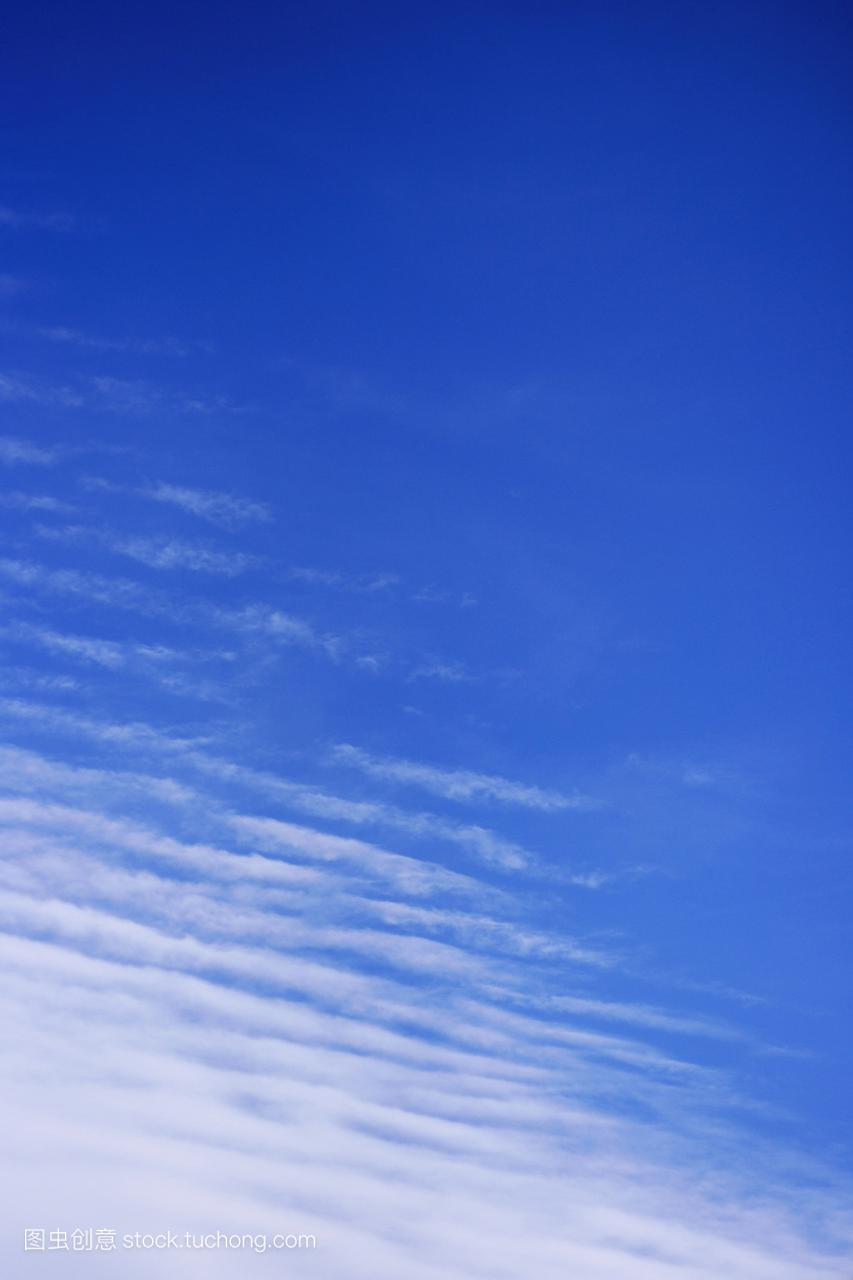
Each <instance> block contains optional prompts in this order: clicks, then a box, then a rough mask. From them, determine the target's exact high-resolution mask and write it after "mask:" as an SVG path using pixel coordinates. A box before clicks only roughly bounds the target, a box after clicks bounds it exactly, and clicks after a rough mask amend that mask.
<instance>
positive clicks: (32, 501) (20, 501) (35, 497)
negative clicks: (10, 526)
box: [0, 492, 75, 515]
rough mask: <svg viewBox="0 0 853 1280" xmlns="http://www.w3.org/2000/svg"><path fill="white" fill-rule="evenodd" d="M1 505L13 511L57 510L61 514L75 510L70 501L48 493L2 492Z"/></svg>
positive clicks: (0, 494) (0, 496) (0, 495)
mask: <svg viewBox="0 0 853 1280" xmlns="http://www.w3.org/2000/svg"><path fill="white" fill-rule="evenodd" d="M0 507H8V508H10V509H11V510H13V511H55V512H57V513H58V514H61V515H68V514H70V513H71V512H73V511H74V510H75V507H73V506H72V504H71V503H70V502H63V501H62V500H61V499H60V498H54V497H52V496H51V495H50V494H47V493H19V492H15V493H0Z"/></svg>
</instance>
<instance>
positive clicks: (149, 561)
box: [35, 525, 255, 578]
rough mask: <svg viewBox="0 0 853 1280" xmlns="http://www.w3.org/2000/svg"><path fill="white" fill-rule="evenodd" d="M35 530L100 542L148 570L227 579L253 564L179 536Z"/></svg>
mask: <svg viewBox="0 0 853 1280" xmlns="http://www.w3.org/2000/svg"><path fill="white" fill-rule="evenodd" d="M35 532H36V533H37V534H38V535H39V537H41V538H47V539H50V540H51V541H53V542H64V543H72V544H73V543H75V542H95V543H101V544H102V545H103V546H104V547H106V548H107V549H108V550H109V551H112V552H113V553H114V554H116V555H120V556H126V557H127V558H128V559H130V560H136V561H138V562H139V563H140V564H144V565H146V566H147V567H148V568H150V569H189V570H191V571H192V572H198V573H213V574H223V575H224V576H226V577H229V578H230V577H235V576H236V575H237V574H240V573H244V572H245V571H246V570H247V569H249V568H251V566H252V565H253V564H254V563H255V560H254V557H252V556H249V555H246V554H244V553H243V552H240V551H222V550H220V549H219V548H217V547H211V546H209V545H207V544H206V543H203V542H186V541H185V540H183V539H181V538H171V537H163V538H153V537H152V538H147V537H135V536H133V535H130V536H126V535H122V534H118V533H115V532H112V531H109V530H99V529H91V528H86V527H85V526H83V525H64V526H54V525H37V526H36V527H35Z"/></svg>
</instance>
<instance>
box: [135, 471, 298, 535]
mask: <svg viewBox="0 0 853 1280" xmlns="http://www.w3.org/2000/svg"><path fill="white" fill-rule="evenodd" d="M138 492H139V493H140V494H141V495H142V496H143V497H145V498H150V499H151V500H152V501H154V502H165V503H169V504H171V505H172V506H176V507H180V508H181V510H183V511H187V512H189V513H190V514H191V515H194V516H200V517H201V519H203V520H209V521H211V523H213V524H218V525H222V526H224V527H226V528H230V527H232V526H233V525H238V524H245V523H248V522H250V521H261V522H268V521H270V520H272V518H273V516H272V511H271V510H270V508H269V507H268V506H267V504H266V503H264V502H254V501H251V500H250V499H248V498H240V497H237V496H236V495H235V494H231V493H211V492H210V491H208V490H205V489H188V488H186V487H185V486H183V485H176V484H165V483H163V482H160V483H159V484H155V485H151V486H150V487H148V488H144V489H140V490H138Z"/></svg>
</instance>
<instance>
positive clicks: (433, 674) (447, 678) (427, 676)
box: [409, 658, 474, 684]
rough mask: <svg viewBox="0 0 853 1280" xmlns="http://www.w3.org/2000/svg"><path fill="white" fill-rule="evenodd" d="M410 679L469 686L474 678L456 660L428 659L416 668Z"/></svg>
mask: <svg viewBox="0 0 853 1280" xmlns="http://www.w3.org/2000/svg"><path fill="white" fill-rule="evenodd" d="M409 679H410V680H438V681H439V682H440V683H441V684H467V683H468V681H470V680H473V679H474V677H473V676H472V675H471V674H470V672H468V671H467V670H466V669H465V667H464V665H463V664H462V663H461V662H458V661H456V659H448V658H427V659H425V660H424V661H423V662H420V663H418V664H417V665H416V666H415V667H414V669H413V670H412V672H411V674H410V675H409Z"/></svg>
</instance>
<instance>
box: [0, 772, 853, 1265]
mask: <svg viewBox="0 0 853 1280" xmlns="http://www.w3.org/2000/svg"><path fill="white" fill-rule="evenodd" d="M169 758H170V757H166V758H165V759H164V761H163V763H164V765H165V767H166V770H167V771H168V768H169V765H168V759H169ZM0 763H2V767H3V777H4V780H5V782H6V783H7V784H8V786H11V787H12V788H18V789H19V792H20V793H19V794H15V793H12V794H10V793H9V790H8V786H7V788H4V789H5V790H6V794H5V795H3V796H0V827H2V832H3V846H4V858H3V859H2V861H1V862H0V919H2V923H3V929H4V932H3V935H2V936H0V958H2V961H3V965H4V972H5V973H6V975H7V978H6V981H5V983H4V989H3V995H2V1016H3V1018H4V1025H5V1026H6V1028H7V1031H8V1032H9V1045H10V1049H9V1052H8V1053H7V1054H6V1055H4V1061H3V1064H2V1067H0V1072H2V1088H3V1093H4V1098H5V1099H6V1101H7V1104H8V1107H9V1115H10V1120H9V1123H8V1124H7V1126H6V1130H5V1132H4V1141H5V1146H6V1149H7V1151H8V1152H9V1153H10V1156H11V1158H13V1159H16V1158H17V1156H18V1153H19V1152H20V1151H25V1150H29V1151H32V1149H33V1143H34V1140H35V1139H38V1140H39V1141H44V1142H45V1144H46V1145H48V1146H49V1150H50V1153H51V1160H50V1163H49V1164H43V1163H40V1164H38V1165H37V1167H36V1168H35V1169H32V1162H31V1161H30V1162H27V1161H26V1160H23V1159H20V1160H19V1162H18V1167H19V1174H18V1176H17V1177H16V1178H15V1179H14V1180H10V1192H9V1195H8V1196H7V1198H6V1205H5V1213H6V1215H7V1217H9V1219H10V1221H14V1222H15V1223H17V1222H18V1220H19V1219H20V1220H21V1223H22V1225H24V1224H26V1222H27V1221H28V1218H27V1215H28V1214H31V1212H32V1205H34V1204H38V1205H39V1207H40V1211H41V1213H42V1214H43V1216H44V1220H45V1221H50V1222H53V1221H57V1222H64V1221H65V1219H66V1217H67V1216H69V1215H73V1217H74V1220H75V1221H76V1220H77V1219H79V1220H81V1221H86V1220H87V1217H88V1216H90V1215H91V1210H90V1208H89V1206H90V1205H91V1203H92V1202H93V1199H97V1203H98V1211H99V1214H100V1215H101V1219H102V1220H103V1221H104V1222H109V1223H110V1224H111V1225H113V1226H117V1227H118V1228H119V1230H128V1231H133V1230H139V1229H140V1223H139V1222H136V1221H134V1220H133V1215H132V1214H130V1213H129V1212H128V1210H127V1207H126V1206H127V1204H128V1202H130V1203H132V1204H134V1205H136V1206H137V1207H138V1206H144V1209H145V1213H146V1218H145V1223H144V1225H145V1226H146V1227H147V1225H148V1223H149V1221H150V1222H151V1223H155V1222H156V1223H157V1224H158V1226H159V1223H160V1221H161V1219H162V1220H166V1219H167V1218H168V1217H169V1214H170V1213H173V1212H174V1205H175V1203H180V1204H181V1205H182V1207H183V1209H184V1212H185V1213H186V1215H187V1218H188V1220H189V1221H188V1222H187V1224H186V1225H187V1227H188V1229H192V1230H202V1229H212V1230H214V1231H215V1230H216V1229H221V1228H223V1227H224V1228H225V1229H228V1230H231V1229H234V1230H238V1229H239V1230H252V1229H255V1230H257V1231H267V1230H269V1229H270V1227H269V1208H268V1205H269V1204H270V1203H274V1204H277V1205H279V1206H280V1205H281V1204H282V1203H288V1204H298V1206H299V1214H300V1221H299V1224H298V1225H299V1226H300V1227H301V1228H305V1229H310V1230H312V1231H314V1232H316V1235H317V1238H318V1242H319V1244H320V1247H319V1248H318V1249H317V1251H316V1253H314V1254H312V1263H311V1269H312V1271H316V1274H317V1276H318V1277H319V1280H338V1278H339V1277H340V1276H341V1275H347V1276H349V1275H353V1276H354V1277H357V1278H358V1280H360V1278H361V1277H362V1276H363V1277H365V1280H366V1277H367V1276H368V1275H380V1276H388V1277H392V1276H394V1277H396V1276H400V1275H405V1276H407V1277H411V1280H435V1277H436V1276H439V1275H440V1276H441V1277H442V1278H443V1280H486V1278H487V1277H492V1276H496V1275H506V1276H511V1275H512V1276H515V1275H523V1274H527V1273H528V1271H529V1268H530V1264H531V1258H533V1259H535V1267H536V1275H537V1277H538V1278H539V1280H562V1277H564V1276H565V1275H567V1274H577V1275H583V1276H596V1277H597V1278H600V1280H665V1278H667V1277H670V1276H678V1277H679V1280H710V1277H712V1276H713V1277H717V1276H720V1275H726V1276H727V1277H731V1280H769V1278H770V1277H773V1280H812V1277H816V1276H821V1277H822V1278H823V1280H841V1277H842V1276H843V1275H844V1274H845V1271H846V1269H849V1267H848V1265H847V1264H848V1259H849V1252H850V1251H849V1248H848V1247H847V1245H846V1239H845V1238H846V1237H847V1236H848V1234H849V1214H848V1212H847V1211H846V1210H845V1209H844V1207H843V1205H844V1188H843V1186H842V1185H841V1184H840V1183H839V1182H838V1181H835V1182H833V1181H831V1180H829V1179H827V1178H826V1177H823V1178H820V1177H818V1176H816V1171H815V1170H814V1169H812V1170H811V1172H810V1175H809V1176H806V1175H805V1171H804V1170H801V1169H800V1167H799V1166H798V1165H797V1164H796V1162H795V1161H794V1160H793V1159H792V1158H791V1157H790V1156H788V1157H787V1168H786V1166H785V1159H784V1158H783V1160H780V1159H779V1152H778V1151H776V1150H774V1148H773V1146H772V1144H768V1143H765V1142H764V1141H763V1140H762V1139H760V1138H758V1137H756V1136H755V1135H752V1134H750V1135H749V1136H747V1135H745V1134H743V1133H742V1132H739V1130H738V1127H737V1124H736V1123H734V1122H733V1121H732V1119H731V1115H732V1112H731V1109H730V1104H732V1103H734V1104H735V1105H737V1104H739V1103H740V1102H741V1099H740V1096H739V1094H738V1093H737V1091H736V1090H734V1089H733V1088H732V1084H731V1081H730V1079H729V1077H728V1075H727V1073H726V1072H725V1071H720V1070H709V1069H707V1068H698V1067H697V1066H696V1065H695V1064H694V1063H692V1062H691V1061H689V1060H688V1059H685V1058H682V1057H679V1056H678V1055H677V1054H675V1053H673V1052H672V1051H671V1050H669V1049H667V1048H663V1047H658V1046H657V1044H656V1043H655V1039H654V1037H657V1036H673V1035H678V1036H682V1035H684V1036H693V1035H701V1036H703V1037H705V1038H709V1037H710V1038H716V1039H717V1040H718V1042H719V1045H720V1046H723V1047H724V1046H726V1045H730V1046H732V1050H733V1051H734V1050H736V1048H737V1046H738V1043H739V1041H738V1037H737V1033H736V1031H737V1029H734V1032H733V1033H732V1034H731V1035H729V1029H728V1028H727V1027H724V1026H717V1025H715V1024H711V1023H705V1022H703V1021H702V1020H701V1019H698V1020H697V1019H695V1018H693V1017H691V1016H689V1015H688V1016H686V1017H681V1016H679V1015H678V1014H668V1013H667V1012H666V1011H664V1010H660V1009H657V1008H656V1007H654V1006H650V1005H647V1004H646V1005H644V1004H640V1003H637V1004H630V1003H627V1002H624V1001H623V1002H621V1004H617V1003H616V1002H608V1001H606V1000H599V999H598V998H596V997H592V996H571V995H566V993H565V984H566V980H567V975H568V974H570V973H573V972H577V971H578V970H579V968H581V967H582V968H583V969H585V970H586V971H587V972H588V973H590V974H591V975H594V974H595V973H596V972H597V969H596V966H595V964H594V963H593V964H589V963H587V962H586V961H585V959H584V958H583V957H582V955H577V954H573V953H572V951H571V941H570V940H567V939H565V938H560V937H555V938H553V939H550V940H549V939H548V938H547V937H544V936H542V935H541V934H540V935H538V936H537V935H536V934H535V932H534V931H533V930H531V931H530V936H529V944H528V945H527V946H526V947H525V942H524V929H523V927H520V926H519V924H518V922H516V921H514V920H512V919H508V918H506V917H502V916H501V915H500V914H494V915H493V916H492V917H491V918H489V916H487V915H485V914H484V913H483V912H482V911H481V910H478V909H477V895H482V893H483V892H484V890H483V887H482V886H478V885H477V884H476V882H473V881H466V880H465V879H464V878H461V877H458V878H454V877H453V873H452V872H450V871H449V870H446V869H442V868H439V867H436V866H434V865H433V866H430V864H428V863H424V862H421V861H420V860H417V859H410V858H405V857H402V856H401V855H392V854H389V853H388V852H387V851H385V850H383V849H381V848H378V847H377V846H375V845H372V844H370V843H368V842H363V841H357V840H348V839H344V838H341V837H338V836H335V835H331V834H329V833H326V832H322V831H317V830H313V829H310V828H305V827H301V826H298V825H296V824H292V823H285V822H281V821H279V820H277V819H275V820H273V819H268V818H256V817H253V816H242V815H234V816H233V817H232V818H230V819H229V820H227V822H226V833H225V834H224V836H223V838H222V839H221V840H219V841H210V842H202V841H195V842H187V841H182V840H180V839H178V838H175V837H174V836H173V835H171V834H168V832H165V831H163V830H161V829H160V828H159V826H158V825H157V823H156V822H154V821H153V820H152V821H151V822H150V823H146V824H145V825H143V824H140V823H139V822H138V821H133V820H131V819H129V818H128V817H127V816H125V815H124V814H123V813H122V809H123V808H124V806H125V805H126V804H132V803H133V796H134V795H136V796H139V795H145V794H146V792H147V793H150V794H151V795H152V797H156V793H157V787H156V783H157V779H156V778H150V779H146V778H145V776H144V775H134V776H132V777H125V778H122V777H121V776H120V775H118V774H117V773H116V772H115V770H113V769H110V770H94V769H88V770H87V769H81V768H79V767H77V768H74V767H71V766H68V765H65V764H61V763H60V764H53V763H51V762H50V761H48V760H46V759H45V758H43V757H40V756H38V755H37V754H35V753H32V752H21V751H19V750H17V749H7V750H6V751H2V750H0ZM66 793H71V794H73V795H74V797H75V799H73V800H69V799H68V798H67V796H66ZM84 797H89V798H90V799H95V798H97V803H96V805H95V807H83V806H82V803H81V801H82V800H83V798H84ZM161 798H162V799H163V800H164V802H166V803H167V804H168V803H170V802H172V801H174V802H176V803H178V804H181V803H183V802H184V800H185V797H182V796H181V795H180V794H175V795H172V794H170V793H169V791H168V789H167V790H166V791H165V792H164V793H163V795H162V797H161ZM107 806H116V808H117V815H114V814H112V813H110V812H106V811H105V809H106V808H107ZM228 831H230V838H229V836H228V834H227V832H228ZM380 886H385V889H386V893H385V894H384V895H383V896H378V894H377V891H378V890H379V888H380ZM491 905H492V906H493V907H494V906H496V905H497V903H496V901H495V900H494V899H493V900H492V902H491ZM504 905H505V907H506V908H507V909H508V908H509V907H510V905H511V899H509V898H507V899H505V900H504ZM549 941H550V942H551V944H552V946H553V950H552V952H551V953H550V954H549V953H548V943H549ZM605 972H606V970H605ZM558 1000H559V1001H563V1002H564V1005H563V1007H562V1008H561V1009H560V1016H559V1018H556V1017H555V1016H554V1014H555V1011H556V1008H557V1006H556V1004H554V1003H553V1002H554V1001H558ZM549 1002H550V1003H549ZM602 1022H604V1023H605V1024H610V1023H619V1024H620V1027H621V1030H620V1031H619V1033H618V1034H614V1033H612V1032H611V1031H610V1030H608V1029H606V1028H605V1029H602V1028H601V1026H600V1025H596V1024H601V1023H602ZM95 1047H96V1049H97V1052H94V1051H93V1050H94V1048H95ZM638 1116H641V1117H642V1120H639V1119H637V1118H636V1117H638ZM96 1120H97V1123H95V1121H96ZM211 1134H213V1135H215V1138H216V1141H215V1142H211ZM48 1138H49V1142H48ZM68 1169H73V1170H74V1177H73V1178H69V1177H68V1173H67V1171H68ZM152 1169H156V1170H158V1171H160V1170H168V1171H169V1173H168V1178H165V1181H164V1178H161V1177H159V1176H158V1177H155V1178H152V1176H151V1171H152ZM697 1169H701V1170H707V1169H710V1170H712V1177H710V1178H708V1179H707V1180H705V1179H703V1178H702V1177H701V1176H698V1175H697V1173H696V1170H697ZM164 1177H165V1175H164ZM117 1184H118V1185H119V1190H118V1191H116V1192H113V1190H112V1189H113V1188H115V1187H116V1185H117ZM190 1186H191V1187H192V1189H193V1193H192V1196H191V1197H189V1198H188V1197H187V1195H186V1188H187V1187H190ZM685 1187H689V1191H685ZM449 1197H450V1198H451V1199H452V1203H453V1204H454V1206H455V1210H456V1211H455V1213H454V1215H452V1216H451V1217H450V1218H448V1215H447V1204H448V1202H449V1200H448V1198H449ZM342 1206H343V1208H342ZM567 1206H568V1208H567ZM753 1206H754V1207H753ZM87 1209H88V1215H87ZM354 1209H355V1211H356V1212H354ZM138 1211H139V1209H138V1208H137V1212H138ZM278 1212H279V1214H280V1213H281V1210H280V1208H279V1211H278ZM567 1213H568V1218H567V1216H566V1215H567ZM401 1222H405V1223H407V1224H408V1227H407V1230H406V1232H405V1233H404V1234H403V1235H401V1232H400V1223H401ZM436 1223H441V1224H442V1230H441V1232H438V1233H437V1232H436V1230H435V1224H436ZM807 1224H813V1226H812V1230H811V1231H810V1230H809V1225H807ZM278 1225H279V1224H278V1221H277V1222H276V1226H278ZM290 1225H296V1224H290V1223H289V1222H288V1224H287V1226H290ZM812 1232H814V1233H819V1235H820V1238H821V1240H822V1243H821V1245H818V1244H815V1243H814V1242H813V1239H812ZM833 1245H835V1246H836V1250H835V1252H833ZM353 1259H356V1260H357V1265H356V1269H355V1271H354V1270H353V1265H352V1260H353ZM241 1265H243V1266H244V1265H245V1262H244V1260H243V1263H241ZM217 1274H219V1272H217ZM225 1274H226V1272H225V1271H223V1272H222V1275H223V1277H224V1275H225ZM227 1274H229V1275H230V1274H236V1273H235V1272H233V1270H228V1271H227Z"/></svg>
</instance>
